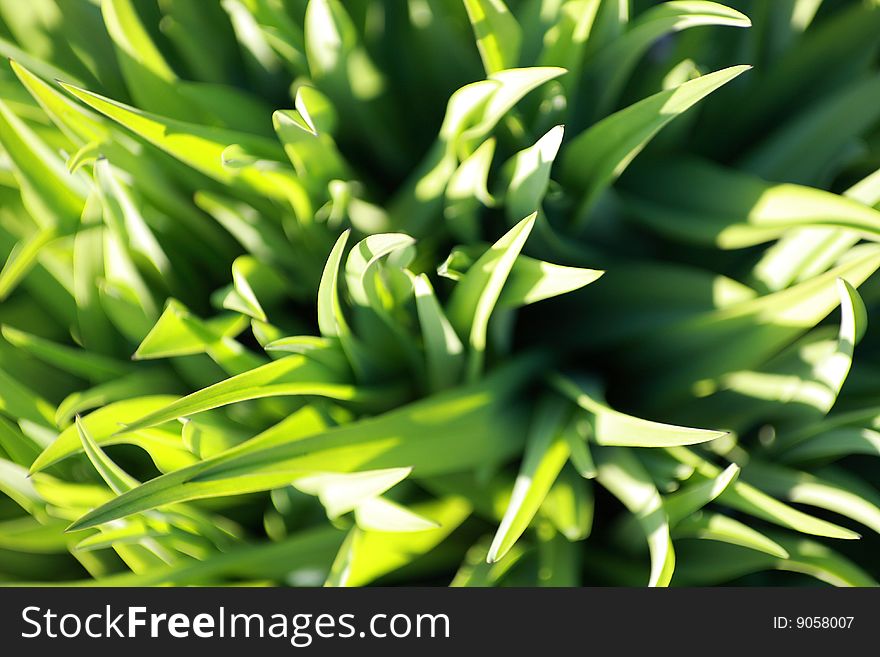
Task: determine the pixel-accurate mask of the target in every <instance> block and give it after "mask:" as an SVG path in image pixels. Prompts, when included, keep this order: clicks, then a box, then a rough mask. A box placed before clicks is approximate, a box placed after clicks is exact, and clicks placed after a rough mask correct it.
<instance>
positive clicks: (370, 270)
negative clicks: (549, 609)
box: [0, 0, 880, 586]
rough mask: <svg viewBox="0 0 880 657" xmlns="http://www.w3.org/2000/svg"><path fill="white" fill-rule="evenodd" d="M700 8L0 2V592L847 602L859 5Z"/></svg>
mask: <svg viewBox="0 0 880 657" xmlns="http://www.w3.org/2000/svg"><path fill="white" fill-rule="evenodd" d="M731 4H732V6H730V7H728V6H724V5H720V4H717V3H714V2H703V1H685V2H681V1H672V2H649V1H635V2H627V1H626V0H561V1H560V0H553V1H548V0H519V1H514V0H507V1H506V2H505V1H502V0H464V2H461V3H459V2H452V1H449V2H441V1H439V0H437V1H435V0H399V1H396V2H381V1H379V0H355V1H353V2H345V3H343V2H340V1H339V0H308V1H306V0H224V1H223V2H219V3H206V2H203V1H202V0H155V1H154V0H145V1H144V2H140V1H139V2H135V1H134V0H102V1H100V2H99V1H95V0H68V1H65V2H57V1H56V0H31V1H30V2H27V3H21V2H12V1H8V2H7V1H2V2H0V52H2V53H3V54H4V55H6V56H7V57H9V58H10V62H9V65H8V66H4V67H2V72H0V146H2V159H0V195H2V206H0V256H2V261H3V262H5V265H4V266H3V268H2V271H0V298H2V302H0V323H2V339H0V492H2V493H3V495H2V497H0V557H2V558H0V581H6V582H24V581H31V582H33V581H42V582H51V583H61V582H68V583H77V582H83V581H87V580H96V581H97V582H99V583H101V584H105V585H161V584H172V585H190V584H197V585H203V584H225V583H255V584H256V583H273V584H287V585H321V584H326V585H332V586H357V585H365V584H370V583H374V582H379V583H394V584H425V583H428V584H449V583H452V584H453V585H455V586H493V585H526V586H530V585H558V586H576V585H582V584H616V585H630V584H633V585H644V584H650V585H657V586H664V585H668V584H670V583H672V584H686V585H713V584H723V583H729V582H737V583H740V584H749V583H754V584H778V583H800V582H801V580H802V579H805V578H807V577H814V578H817V579H819V580H821V581H823V582H826V583H830V584H835V585H874V584H875V578H876V577H878V576H880V561H878V559H877V556H876V555H877V547H878V542H877V534H878V532H880V493H878V492H877V490H876V488H875V486H874V482H876V481H877V477H878V473H880V470H878V466H877V461H876V457H877V456H878V449H880V440H878V434H877V432H876V429H877V423H878V418H880V411H878V408H877V402H876V400H875V397H876V395H877V393H878V392H880V387H878V380H880V379H878V378H877V365H876V356H877V354H878V349H877V344H876V342H877V339H876V337H875V335H874V334H872V333H871V332H869V331H867V317H868V315H869V314H870V311H871V310H873V309H874V308H875V307H876V306H877V303H878V300H880V296H878V292H877V281H878V279H877V275H876V271H877V269H878V268H880V247H878V245H877V242H878V241H880V239H878V238H880V172H878V170H880V130H878V128H880V66H878V59H877V48H878V46H880V4H878V2H876V0H872V1H870V2H867V1H866V2H855V1H854V2H834V1H832V0H826V1H825V2H822V0H792V1H790V2H773V3H770V2H763V1H758V0H755V1H753V2H752V1H748V0H742V1H740V2H734V3H731ZM753 22H754V24H755V26H754V27H752V23H753ZM751 65H753V66H754V68H753V69H752V70H750V68H751ZM860 534H864V537H860ZM859 538H861V540H855V539H859ZM776 571H788V572H789V573H795V575H787V576H783V575H779V574H778V573H776Z"/></svg>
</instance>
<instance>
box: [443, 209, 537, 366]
mask: <svg viewBox="0 0 880 657" xmlns="http://www.w3.org/2000/svg"><path fill="white" fill-rule="evenodd" d="M536 216H537V215H536V214H532V215H530V216H528V217H526V218H525V219H523V220H522V221H520V222H519V223H518V224H517V225H516V226H514V227H513V228H512V229H510V231H508V232H507V233H506V234H505V235H504V236H503V237H502V238H501V239H500V240H498V241H497V242H496V243H495V244H494V245H493V246H492V247H491V248H490V249H489V250H488V251H486V253H485V254H483V255H482V256H481V257H480V258H479V260H477V261H476V262H475V263H474V266H473V267H472V268H471V269H470V270H469V271H468V273H467V274H466V275H465V276H464V277H463V278H462V280H460V281H459V282H458V284H457V285H456V287H455V290H454V291H453V294H452V298H451V300H450V302H449V307H448V311H447V312H448V316H449V321H450V323H451V324H452V326H453V327H454V328H455V330H456V332H457V333H458V335H459V337H460V338H461V339H462V341H467V344H468V346H469V348H470V352H469V356H468V365H467V376H468V379H469V380H474V379H475V378H476V377H477V376H479V374H480V372H481V371H482V369H483V362H484V358H485V351H486V340H487V334H488V329H489V318H490V316H491V315H492V311H493V310H494V309H495V304H496V303H497V301H498V298H499V297H500V296H501V291H502V289H503V287H504V283H505V281H506V280H507V276H508V275H509V274H510V270H511V269H512V267H513V264H514V262H515V261H516V258H517V256H518V255H519V252H520V251H521V250H522V248H523V245H524V244H525V241H526V239H528V236H529V233H531V230H532V227H533V226H534V224H535V218H536Z"/></svg>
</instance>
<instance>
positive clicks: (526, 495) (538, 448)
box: [486, 399, 569, 562]
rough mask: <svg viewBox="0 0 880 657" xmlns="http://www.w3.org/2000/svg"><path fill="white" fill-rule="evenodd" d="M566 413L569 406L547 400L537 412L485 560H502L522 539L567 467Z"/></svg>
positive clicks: (556, 400) (558, 401)
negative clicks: (511, 491)
mask: <svg viewBox="0 0 880 657" xmlns="http://www.w3.org/2000/svg"><path fill="white" fill-rule="evenodd" d="M565 413H566V405H565V404H564V403H562V402H561V401H560V400H559V399H549V400H546V401H545V402H544V403H543V404H542V405H540V406H539V407H538V409H537V410H536V411H535V417H534V419H533V420H532V424H531V427H530V429H529V438H528V442H527V443H526V451H525V455H524V456H523V462H522V465H521V466H520V470H519V474H518V475H517V477H516V482H515V483H514V486H513V493H512V494H511V496H510V502H509V503H508V505H507V510H506V511H505V512H504V517H503V518H502V519H501V524H500V525H499V527H498V530H497V531H496V532H495V538H494V539H493V540H492V545H491V546H490V548H489V554H488V556H487V557H486V558H487V559H488V560H489V561H490V562H495V561H498V560H499V559H501V558H503V557H504V555H505V554H507V552H508V550H510V548H511V547H512V546H513V545H514V543H516V541H517V540H518V539H519V537H520V536H522V534H523V532H524V531H525V530H526V528H527V527H528V526H529V524H530V523H531V522H532V518H534V516H535V514H536V513H537V512H538V509H539V508H540V507H541V503H542V502H543V501H544V498H545V497H546V496H547V493H548V492H549V491H550V488H551V487H552V486H553V482H554V481H556V477H557V476H558V475H559V472H560V471H561V470H562V466H564V465H565V462H566V460H567V459H568V456H569V449H568V442H567V441H566V440H565V438H564V437H563V435H562V431H563V427H564V423H565V421H566V419H567V418H566V416H565Z"/></svg>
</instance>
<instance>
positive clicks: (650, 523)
mask: <svg viewBox="0 0 880 657" xmlns="http://www.w3.org/2000/svg"><path fill="white" fill-rule="evenodd" d="M596 465H597V466H598V474H597V476H596V480H597V481H598V482H599V483H600V484H602V485H603V486H604V487H605V488H607V489H608V490H609V491H610V492H611V494H612V495H614V496H615V497H616V498H617V499H619V500H620V501H621V502H622V503H623V505H624V506H625V507H626V508H627V509H628V510H629V511H630V513H632V514H633V515H634V516H635V517H636V519H637V520H638V521H639V524H640V525H641V527H642V530H643V531H644V533H645V536H646V537H647V539H648V549H649V551H650V553H651V577H650V581H649V582H648V586H668V585H669V582H670V580H671V579H672V573H673V571H674V569H675V552H674V551H673V548H672V539H671V538H670V536H669V520H668V518H667V517H666V511H665V510H664V508H663V502H662V500H661V498H660V493H659V492H657V489H656V487H655V486H654V483H653V482H652V481H651V477H650V475H648V473H647V472H645V469H644V468H643V467H642V466H641V464H640V463H639V462H638V460H636V458H635V456H633V455H632V454H631V453H630V452H629V451H628V450H625V449H621V448H619V447H606V448H603V449H602V450H601V451H598V452H597V453H596Z"/></svg>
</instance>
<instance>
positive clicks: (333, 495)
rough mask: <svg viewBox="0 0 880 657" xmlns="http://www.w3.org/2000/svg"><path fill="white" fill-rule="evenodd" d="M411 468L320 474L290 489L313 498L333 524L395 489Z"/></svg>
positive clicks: (304, 479)
mask: <svg viewBox="0 0 880 657" xmlns="http://www.w3.org/2000/svg"><path fill="white" fill-rule="evenodd" d="M410 472H412V468H389V469H386V470H367V471H364V472H356V473H331V472H327V473H320V474H313V475H309V476H307V477H303V478H301V479H296V480H295V481H293V482H292V483H293V487H294V488H296V489H298V490H301V491H302V492H304V493H308V494H309V495H316V496H317V497H318V499H320V500H321V504H323V505H324V508H325V509H326V510H327V516H328V517H329V518H330V519H331V520H333V519H335V518H338V517H339V516H341V515H343V514H345V513H348V512H349V511H353V510H354V509H356V508H357V507H358V506H359V505H360V504H361V503H363V502H364V501H366V500H368V499H372V498H376V497H378V496H380V495H381V494H382V493H384V492H386V491H387V490H388V489H390V488H391V487H392V486H396V485H397V484H399V483H400V482H401V481H403V480H404V479H406V477H407V476H408V475H409V474H410Z"/></svg>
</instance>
